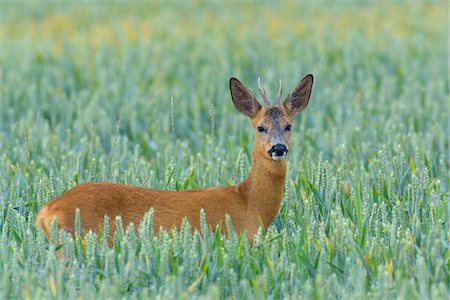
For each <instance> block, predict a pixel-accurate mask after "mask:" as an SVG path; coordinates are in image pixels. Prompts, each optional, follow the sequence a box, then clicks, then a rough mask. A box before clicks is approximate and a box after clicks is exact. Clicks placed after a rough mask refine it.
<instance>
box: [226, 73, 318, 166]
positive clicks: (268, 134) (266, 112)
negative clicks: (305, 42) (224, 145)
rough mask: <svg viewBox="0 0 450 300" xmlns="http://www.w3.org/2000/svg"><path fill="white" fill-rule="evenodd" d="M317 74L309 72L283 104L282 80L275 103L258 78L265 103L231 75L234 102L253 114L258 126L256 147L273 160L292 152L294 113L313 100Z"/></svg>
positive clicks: (278, 159)
mask: <svg viewBox="0 0 450 300" xmlns="http://www.w3.org/2000/svg"><path fill="white" fill-rule="evenodd" d="M312 85H313V76H312V75H311V74H309V75H306V76H305V77H304V78H303V79H302V80H301V81H300V82H299V83H298V84H297V85H296V86H295V87H294V89H293V90H292V91H291V92H290V93H289V95H288V96H287V97H286V99H285V100H284V102H283V104H282V105H281V104H280V98H281V93H282V88H281V80H280V82H279V86H278V95H277V97H276V99H275V104H274V105H271V104H270V101H269V99H268V98H267V95H266V92H265V90H264V88H263V87H262V85H261V81H260V80H259V79H258V87H259V92H260V94H261V97H262V98H263V100H264V104H265V105H264V106H261V104H260V103H259V102H258V100H256V98H255V96H254V95H253V94H252V92H250V91H249V90H248V89H247V88H246V87H245V86H244V85H243V84H242V83H241V82H240V81H239V80H237V79H236V78H231V79H230V91H231V98H232V99H233V103H234V106H235V107H236V109H237V110H238V111H239V112H240V113H242V114H243V115H245V116H247V117H249V118H250V122H251V124H252V126H253V128H254V129H255V136H256V143H255V150H256V151H258V152H259V154H260V155H261V156H262V157H264V158H267V159H269V160H274V161H280V160H284V159H285V158H286V156H287V153H288V148H289V139H290V136H291V129H292V122H293V118H294V115H295V114H296V113H297V112H299V111H302V110H303V109H304V108H305V107H306V106H307V105H308V102H309V97H310V96H311V89H312Z"/></svg>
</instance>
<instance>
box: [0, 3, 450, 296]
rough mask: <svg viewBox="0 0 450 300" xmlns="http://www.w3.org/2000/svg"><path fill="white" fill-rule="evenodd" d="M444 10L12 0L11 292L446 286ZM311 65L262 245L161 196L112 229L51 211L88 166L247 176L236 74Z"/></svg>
mask: <svg viewBox="0 0 450 300" xmlns="http://www.w3.org/2000/svg"><path fill="white" fill-rule="evenodd" d="M25 7H26V9H25ZM448 25H449V21H448V4H447V3H446V2H444V1H434V2H431V1H423V2H422V1H414V3H408V2H406V1H405V2H404V1H382V2H380V3H376V2H371V1H367V2H366V1H364V2H360V1H358V2H355V1H349V2H342V3H340V4H339V3H331V2H329V3H328V2H324V1H320V2H318V3H313V4H311V3H307V2H297V1H286V2H283V3H280V4H276V3H274V2H264V3H260V2H256V1H248V2H243V3H241V2H237V1H228V2H222V1H211V2H207V1H188V2H181V1H167V2H163V1H154V2H149V3H145V2H131V1H123V2H118V3H109V4H106V3H103V4H100V3H98V2H97V3H94V4H88V3H84V4H76V3H75V2H65V3H60V2H38V1H30V2H28V3H26V6H25V3H14V2H4V3H2V9H1V10H0V45H1V47H0V298H1V299H126V298H137V299H148V298H151V299H188V298H194V299H365V298H375V299H448V298H449V295H450V288H449V281H450V275H449V274H450V229H449V227H450V224H449V223H450V222H449V218H450V204H449V199H450V194H449V185H450V171H449V170H450V123H449V106H450V103H449V81H448V79H449V78H448V77H449V76H448V70H449V65H448ZM308 73H312V74H314V76H315V83H314V87H313V93H312V97H311V101H310V104H309V106H308V108H307V109H306V110H305V111H304V112H302V113H301V114H300V115H299V116H297V117H296V120H295V124H294V126H293V135H292V138H291V145H290V151H289V170H288V175H287V179H286V184H285V192H284V195H283V201H282V205H281V209H280V211H279V213H278V215H277V217H276V218H275V220H274V222H273V223H272V225H271V226H270V227H269V229H268V230H267V232H263V231H260V232H259V233H258V235H257V236H256V237H255V242H254V245H253V247H250V246H249V244H248V242H247V240H246V239H245V238H242V237H239V236H236V235H230V236H229V238H226V237H224V236H221V235H220V234H219V231H217V230H214V229H209V228H207V226H206V225H205V222H203V223H202V224H203V225H202V226H201V227H202V228H201V230H200V232H197V231H196V232H194V233H192V232H191V231H190V227H189V224H187V223H184V224H183V225H182V226H181V228H173V230H171V231H161V232H159V233H153V231H152V230H151V228H152V214H151V213H150V214H148V215H147V216H146V218H145V219H144V220H143V222H142V223H141V225H140V227H139V231H138V232H135V230H134V229H133V228H132V227H130V228H123V230H122V229H121V230H119V231H118V232H116V235H115V237H114V245H113V246H112V247H108V245H107V242H106V239H105V236H104V235H102V236H100V237H97V236H95V235H94V234H88V235H87V236H85V237H83V238H81V237H80V236H76V237H75V239H74V238H72V236H70V235H68V234H66V233H64V232H61V233H60V234H59V233H58V232H57V230H56V227H53V228H52V233H51V235H52V239H51V241H49V242H47V241H46V239H45V237H44V234H43V232H42V231H41V230H38V229H36V227H35V220H36V214H37V211H38V210H39V208H40V207H41V206H42V205H43V204H44V203H45V202H47V201H49V200H50V199H52V198H54V197H56V196H58V195H60V194H61V193H63V192H64V191H66V190H68V189H70V188H72V187H74V186H75V185H77V184H80V183H83V182H88V181H110V182H117V183H126V184H130V185H137V186H144V187H148V188H155V189H164V190H184V189H191V188H202V187H208V186H216V185H220V186H226V185H231V184H236V183H239V182H240V181H241V180H242V179H244V178H245V177H246V176H247V174H248V171H249V169H250V162H251V160H250V153H251V150H252V148H253V140H254V138H253V134H254V133H253V130H252V128H251V126H250V125H249V123H248V121H247V120H246V118H245V117H243V116H242V115H240V114H239V113H238V112H237V111H235V109H234V107H233V104H232V101H231V97H230V93H229V90H228V80H229V78H230V77H237V78H239V79H240V80H241V81H242V82H243V83H245V84H246V85H247V86H248V87H249V88H250V89H251V90H252V91H253V92H254V93H255V94H256V93H257V78H258V77H261V80H262V82H263V83H264V85H265V88H266V90H267V92H268V94H269V96H270V97H272V98H273V97H274V96H275V94H276V88H277V83H278V79H281V80H282V82H283V86H284V87H285V90H286V91H287V90H289V89H290V88H292V87H294V86H295V84H296V83H297V82H298V81H299V79H301V78H302V77H303V76H304V75H305V74H308ZM205 218H206V219H207V218H208V216H207V215H206V216H204V215H202V219H203V220H204V219H205ZM116 222H117V223H118V225H120V224H121V220H120V219H117V220H116ZM230 222H232V220H229V222H228V226H231V224H229V223H230ZM58 235H59V236H58ZM56 250H58V251H59V255H60V256H59V257H58V256H57V255H56Z"/></svg>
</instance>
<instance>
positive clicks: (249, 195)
mask: <svg viewBox="0 0 450 300" xmlns="http://www.w3.org/2000/svg"><path fill="white" fill-rule="evenodd" d="M286 171H287V160H286V159H284V160H282V161H275V160H271V159H268V158H265V157H261V154H259V153H257V151H255V150H254V151H253V153H252V167H251V170H250V174H249V176H248V177H247V179H246V180H245V181H243V182H242V183H241V184H240V185H239V187H240V190H241V191H243V192H244V193H243V194H244V195H245V196H244V197H245V198H246V200H247V203H248V206H247V207H248V209H247V213H248V218H249V220H251V221H252V222H255V221H256V222H258V224H257V225H260V224H261V222H262V224H263V225H264V228H267V227H268V226H269V225H270V223H272V221H273V219H274V218H275V216H276V214H277V213H278V210H279V208H280V203H281V198H282V196H283V190H284V182H285V179H286Z"/></svg>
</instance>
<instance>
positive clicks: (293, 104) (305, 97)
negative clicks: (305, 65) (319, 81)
mask: <svg viewBox="0 0 450 300" xmlns="http://www.w3.org/2000/svg"><path fill="white" fill-rule="evenodd" d="M312 85H313V76H312V75H311V74H308V75H306V76H305V78H303V79H302V80H301V81H300V82H299V83H298V84H297V86H296V87H295V88H294V89H293V90H292V91H291V92H290V93H289V95H288V96H287V97H286V100H284V103H283V105H284V107H285V108H286V110H287V111H288V112H289V113H290V114H291V115H294V114H295V113H297V112H299V111H302V110H303V109H305V107H306V106H307V105H308V102H309V97H310V96H311V90H312Z"/></svg>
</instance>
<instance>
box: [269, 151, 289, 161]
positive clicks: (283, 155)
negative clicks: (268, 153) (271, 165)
mask: <svg viewBox="0 0 450 300" xmlns="http://www.w3.org/2000/svg"><path fill="white" fill-rule="evenodd" d="M286 156H287V153H286V152H285V153H283V154H281V155H278V154H276V153H272V159H273V160H277V161H278V160H283V159H285V158H286Z"/></svg>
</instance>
